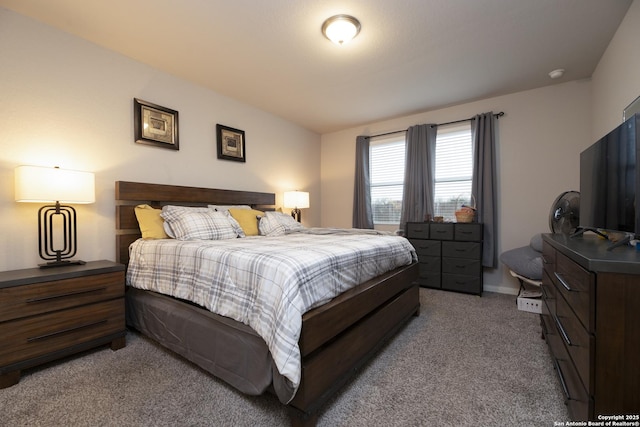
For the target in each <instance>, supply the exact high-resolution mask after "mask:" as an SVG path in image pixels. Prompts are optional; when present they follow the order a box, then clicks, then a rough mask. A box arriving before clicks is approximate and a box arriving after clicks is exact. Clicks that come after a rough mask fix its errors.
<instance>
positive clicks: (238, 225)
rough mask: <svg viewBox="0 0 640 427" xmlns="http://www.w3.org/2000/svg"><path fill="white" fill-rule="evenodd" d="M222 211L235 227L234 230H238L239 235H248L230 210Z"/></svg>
mask: <svg viewBox="0 0 640 427" xmlns="http://www.w3.org/2000/svg"><path fill="white" fill-rule="evenodd" d="M243 210H246V209H243ZM222 213H223V214H224V215H225V216H226V217H227V219H228V220H229V223H231V227H233V230H234V231H235V232H236V234H237V235H238V237H247V235H246V234H244V230H243V229H242V227H241V226H240V224H239V223H238V221H236V219H235V218H234V217H232V216H231V214H230V213H229V211H224V212H222Z"/></svg>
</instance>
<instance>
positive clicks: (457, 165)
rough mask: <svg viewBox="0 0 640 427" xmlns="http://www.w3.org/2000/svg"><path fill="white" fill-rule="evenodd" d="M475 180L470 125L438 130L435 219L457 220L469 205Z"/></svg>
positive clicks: (465, 124) (468, 123)
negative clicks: (472, 183)
mask: <svg viewBox="0 0 640 427" xmlns="http://www.w3.org/2000/svg"><path fill="white" fill-rule="evenodd" d="M472 177H473V146H472V143H471V123H470V122H464V123H463V124H455V125H449V126H440V127H438V136H437V138H436V171H435V177H434V179H435V187H436V188H435V194H434V197H433V202H434V205H435V206H434V215H436V216H442V217H444V219H445V221H454V220H455V211H456V209H458V208H459V207H460V206H461V205H462V204H466V205H468V204H470V203H472V201H471V180H472Z"/></svg>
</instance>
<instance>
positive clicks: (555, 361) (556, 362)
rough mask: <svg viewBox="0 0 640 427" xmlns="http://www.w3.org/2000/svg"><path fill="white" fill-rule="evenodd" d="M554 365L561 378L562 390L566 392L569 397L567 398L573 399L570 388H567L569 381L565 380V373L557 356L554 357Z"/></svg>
mask: <svg viewBox="0 0 640 427" xmlns="http://www.w3.org/2000/svg"><path fill="white" fill-rule="evenodd" d="M553 365H554V368H556V372H557V373H558V378H559V379H560V385H561V386H562V391H563V392H564V395H565V396H566V397H567V400H571V396H570V395H569V389H568V388H567V383H566V382H565V380H564V375H562V369H560V364H559V363H558V360H557V359H556V358H555V357H554V358H553Z"/></svg>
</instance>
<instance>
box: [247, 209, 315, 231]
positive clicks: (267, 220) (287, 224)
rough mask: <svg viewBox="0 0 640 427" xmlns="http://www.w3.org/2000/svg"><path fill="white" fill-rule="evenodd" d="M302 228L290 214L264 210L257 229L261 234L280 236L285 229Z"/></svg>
mask: <svg viewBox="0 0 640 427" xmlns="http://www.w3.org/2000/svg"><path fill="white" fill-rule="evenodd" d="M301 228H304V227H303V226H302V224H300V223H299V222H298V221H296V220H295V219H293V217H292V216H291V215H287V214H285V213H282V212H265V213H264V216H263V217H262V218H261V219H260V222H259V224H258V229H259V230H260V234H262V235H263V236H282V235H283V234H285V233H286V232H287V231H291V230H298V229H301Z"/></svg>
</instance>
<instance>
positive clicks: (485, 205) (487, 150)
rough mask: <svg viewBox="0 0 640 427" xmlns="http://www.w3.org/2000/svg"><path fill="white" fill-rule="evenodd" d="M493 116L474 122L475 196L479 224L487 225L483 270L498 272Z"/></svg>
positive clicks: (485, 229) (483, 248) (488, 114)
mask: <svg viewBox="0 0 640 427" xmlns="http://www.w3.org/2000/svg"><path fill="white" fill-rule="evenodd" d="M495 121H496V118H495V117H494V115H493V112H490V113H484V114H479V115H477V116H475V117H474V119H473V120H472V122H471V138H472V141H473V178H472V183H471V194H473V195H474V196H475V198H476V209H477V217H478V222H481V223H483V224H484V242H483V247H482V266H483V267H492V268H495V267H497V265H498V256H497V254H496V243H497V241H498V239H497V236H496V226H497V209H496V202H497V201H496V197H497V190H496V188H497V184H496V142H495V139H496V137H495Z"/></svg>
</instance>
